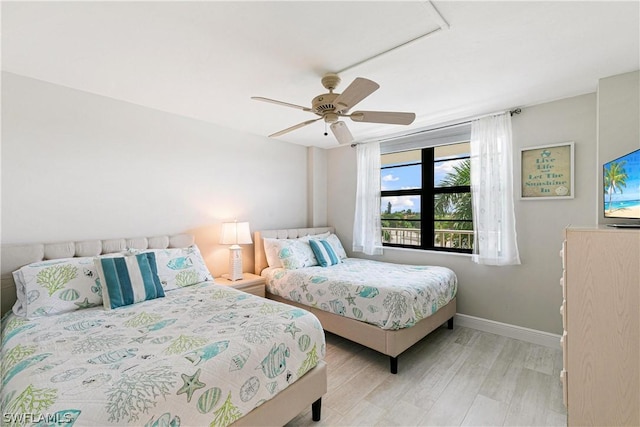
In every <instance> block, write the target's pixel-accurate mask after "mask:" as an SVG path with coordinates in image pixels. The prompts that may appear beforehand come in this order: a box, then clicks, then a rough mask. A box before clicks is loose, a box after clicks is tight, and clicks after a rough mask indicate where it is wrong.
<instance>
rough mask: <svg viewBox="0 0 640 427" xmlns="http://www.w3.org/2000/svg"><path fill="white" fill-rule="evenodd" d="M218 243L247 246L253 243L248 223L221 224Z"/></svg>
mask: <svg viewBox="0 0 640 427" xmlns="http://www.w3.org/2000/svg"><path fill="white" fill-rule="evenodd" d="M220 243H222V244H223V245H248V244H251V243H253V241H252V240H251V232H250V231H249V223H248V222H223V223H222V233H221V234H220Z"/></svg>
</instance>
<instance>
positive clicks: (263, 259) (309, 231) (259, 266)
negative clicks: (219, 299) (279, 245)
mask: <svg viewBox="0 0 640 427" xmlns="http://www.w3.org/2000/svg"><path fill="white" fill-rule="evenodd" d="M327 231H330V232H332V233H335V229H334V228H333V227H315V228H287V229H283V230H264V231H256V232H255V233H254V236H253V237H254V239H253V241H254V243H253V247H254V251H255V270H254V272H255V274H258V275H260V273H261V272H262V270H264V269H265V268H267V267H269V264H268V263H267V255H266V254H265V252H264V242H263V241H262V239H264V238H265V237H266V238H270V239H297V238H298V237H303V236H310V235H314V234H320V233H325V232H327Z"/></svg>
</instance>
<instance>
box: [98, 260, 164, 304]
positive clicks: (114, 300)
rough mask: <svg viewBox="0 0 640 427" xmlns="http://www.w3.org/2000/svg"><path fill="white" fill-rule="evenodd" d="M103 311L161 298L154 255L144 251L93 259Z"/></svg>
mask: <svg viewBox="0 0 640 427" xmlns="http://www.w3.org/2000/svg"><path fill="white" fill-rule="evenodd" d="M95 265H96V269H97V270H98V276H99V277H100V282H101V286H102V300H103V303H104V307H105V308H106V309H107V310H110V309H112V308H116V307H122V306H125V305H131V304H135V303H137V302H141V301H146V300H150V299H155V298H160V297H164V290H163V289H162V283H161V282H160V278H159V277H158V267H157V265H156V255H155V254H154V253H153V252H147V253H142V254H137V255H129V256H123V257H115V258H96V259H95Z"/></svg>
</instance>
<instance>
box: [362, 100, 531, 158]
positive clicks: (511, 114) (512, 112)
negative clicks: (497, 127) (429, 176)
mask: <svg viewBox="0 0 640 427" xmlns="http://www.w3.org/2000/svg"><path fill="white" fill-rule="evenodd" d="M520 113H522V109H521V108H520V107H518V108H515V109H513V110H510V111H509V115H510V116H512V117H513V115H514V114H520ZM496 114H500V113H491V114H485V115H484V116H478V117H476V118H474V119H470V120H466V121H464V122H458V123H452V124H450V125H444V126H439V127H437V128H429V129H424V130H420V131H417V132H414V133H407V134H405V135H399V136H394V137H391V138H386V139H380V140H378V142H384V141H392V140H394V139H398V138H404V137H407V136H413V135H420V134H421V133H427V132H432V131H434V130H441V129H448V128H453V127H457V126H462V125H467V124H469V123H471V122H473V121H474V120H478V119H481V118H483V117H488V116H494V115H496ZM358 144H366V142H365V143H363V142H354V143H353V144H351V148H353V147H356V146H357V145H358Z"/></svg>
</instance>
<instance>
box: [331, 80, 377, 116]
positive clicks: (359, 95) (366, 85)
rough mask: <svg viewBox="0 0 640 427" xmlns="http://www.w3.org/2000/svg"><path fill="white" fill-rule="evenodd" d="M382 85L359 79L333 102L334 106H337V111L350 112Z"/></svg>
mask: <svg viewBox="0 0 640 427" xmlns="http://www.w3.org/2000/svg"><path fill="white" fill-rule="evenodd" d="M379 87H380V85H379V84H378V83H376V82H374V81H371V80H369V79H365V78H362V77H357V78H356V79H355V80H354V81H353V82H351V84H350V85H349V86H347V88H346V89H345V90H344V92H342V93H341V94H340V95H338V97H337V98H336V99H334V100H333V105H335V106H336V110H338V111H344V110H348V109H350V108H351V107H353V106H354V105H356V104H357V103H358V102H360V101H362V100H363V99H365V98H366V97H367V96H369V95H371V94H372V93H373V92H375V91H376V90H377V89H378V88H379Z"/></svg>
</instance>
